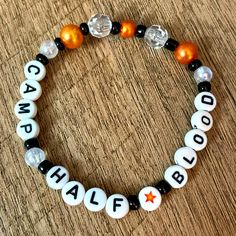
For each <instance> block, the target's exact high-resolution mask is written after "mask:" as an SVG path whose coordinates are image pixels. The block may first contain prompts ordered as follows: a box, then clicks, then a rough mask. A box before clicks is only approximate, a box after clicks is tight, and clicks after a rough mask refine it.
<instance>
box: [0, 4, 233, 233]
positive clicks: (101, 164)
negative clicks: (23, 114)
mask: <svg viewBox="0 0 236 236" xmlns="http://www.w3.org/2000/svg"><path fill="white" fill-rule="evenodd" d="M235 11H236V2H235V0H222V1H216V0H214V1H212V0H198V1H181V0H175V1H174V0H172V1H171V0H166V1H158V0H155V1H153V0H151V1H148V0H143V1H138V0H129V1H121V0H119V1H110V0H109V1H105V0H103V1H98V2H97V1H94V2H93V1H86V0H84V1H76V0H67V1H66V0H53V1H47V0H31V1H30V0H20V1H18V0H14V1H4V0H2V1H1V4H0V33H1V38H0V65H1V69H0V77H1V79H0V93H1V100H0V113H1V119H0V128H1V135H0V150H1V165H0V186H1V189H0V217H1V219H0V235H17V236H18V235H62V236H64V235H86V236H87V235H119V236H120V235H204V236H206V235H207V236H209V235H227V236H231V235H235V231H236V210H235V204H236V196H235V193H236V189H235V187H236V185H235V182H236V178H235V171H236V168H235V167H236V164H235V160H236V149H235V143H236V127H235V123H236V111H235V108H236V107H235V97H236V82H235V81H236V77H235V75H236V66H235V56H236V37H235V33H236V30H235V26H236V18H235ZM97 12H104V13H106V14H108V15H110V16H111V18H112V19H113V20H118V21H120V20H122V19H134V20H135V21H136V22H137V23H143V24H145V25H151V24H161V25H163V26H165V27H166V28H167V29H168V31H169V32H170V34H171V36H172V37H173V38H176V39H177V40H179V41H181V40H192V41H194V42H196V43H197V44H198V45H199V48H200V58H201V59H202V61H203V63H204V64H205V65H208V66H210V67H211V68H212V70H213V71H214V79H213V82H212V86H213V89H212V92H213V93H214V94H215V95H216V97H217V100H218V106H217V108H216V109H215V110H214V112H213V113H212V115H213V118H214V127H213V128H212V130H211V131H210V132H208V133H207V136H208V140H209V143H208V145H207V148H206V149H205V150H203V151H201V152H200V153H199V154H198V158H199V161H198V164H197V166H196V167H195V168H194V169H193V170H191V171H188V174H189V181H188V183H187V185H186V187H185V188H183V189H180V190H174V191H172V193H170V194H168V196H166V197H164V199H163V202H162V205H161V207H160V208H159V209H158V210H157V211H155V212H152V213H147V212H145V211H142V210H140V211H136V212H130V213H129V215H128V216H126V217H125V218H124V219H122V220H118V221H116V220H112V219H111V218H109V217H108V216H107V215H106V214H105V213H104V212H101V213H96V214H95V213H90V212H88V211H87V210H86V209H85V207H84V206H83V205H82V204H81V205H80V206H77V207H68V206H66V205H65V204H64V203H63V201H62V199H61V196H60V192H57V191H53V190H51V189H49V188H48V187H47V186H46V183H45V179H44V177H43V176H42V175H41V174H40V173H39V172H38V171H37V170H34V169H30V168H28V167H27V166H26V164H25V162H24V159H23V155H24V149H23V145H22V141H21V140H20V139H19V138H18V136H17V135H16V133H15V127H16V124H17V122H18V120H17V118H16V117H15V116H14V114H13V107H14V104H15V103H16V102H17V101H18V100H19V99H20V96H19V90H18V89H19V85H20V83H21V82H22V81H23V80H24V75H23V69H22V68H23V65H24V64H25V63H26V62H27V61H28V60H30V59H32V58H33V57H34V56H35V55H36V54H37V52H38V48H39V45H40V43H41V42H42V41H43V40H45V39H48V38H53V37H55V36H58V32H59V30H60V28H61V26H63V25H65V24H67V23H70V22H74V23H77V24H79V23H81V22H84V21H87V20H88V18H89V17H90V16H91V15H92V14H94V13H97ZM41 84H42V87H43V96H42V97H41V98H40V100H39V101H38V102H37V105H38V116H37V121H38V122H39V124H40V127H41V133H40V136H39V141H40V144H41V146H42V148H43V149H44V150H46V152H47V158H48V159H50V160H51V161H53V162H54V163H58V164H61V165H63V166H65V167H66V168H67V169H68V170H69V172H70V175H71V179H76V180H79V181H81V182H82V183H83V184H84V186H85V188H86V189H88V188H90V187H93V186H99V187H102V188H103V189H105V191H106V192H107V194H112V193H122V194H124V195H126V196H127V195H129V194H134V193H138V191H139V190H140V189H141V188H142V187H143V186H145V185H150V184H154V183H156V182H157V181H158V180H160V179H161V178H162V176H163V172H164V170H165V168H167V167H168V166H169V165H170V164H171V163H173V154H174V152H175V150H176V149H177V148H178V147H180V146H182V145H183V137H184V134H185V133H186V132H187V131H188V130H189V129H190V117H191V115H192V113H193V112H194V111H195V109H194V106H193V100H194V97H195V95H196V94H197V88H196V84H195V82H194V80H193V78H192V75H191V74H190V73H189V72H188V71H187V70H186V68H185V67H184V66H182V65H180V64H178V63H177V62H176V61H175V60H174V58H173V55H172V53H170V52H168V51H166V50H151V49H150V48H149V47H148V46H147V45H146V44H145V43H144V42H143V40H138V39H127V40H122V39H120V38H119V37H112V36H111V37H107V38H105V39H101V40H100V39H94V38H92V37H90V36H88V37H87V38H86V39H85V41H84V44H83V46H82V47H81V48H79V49H78V50H73V51H65V52H63V53H61V54H60V55H59V56H58V57H57V58H56V59H54V60H52V61H51V62H50V65H48V66H47V77H46V78H45V80H43V81H42V83H41Z"/></svg>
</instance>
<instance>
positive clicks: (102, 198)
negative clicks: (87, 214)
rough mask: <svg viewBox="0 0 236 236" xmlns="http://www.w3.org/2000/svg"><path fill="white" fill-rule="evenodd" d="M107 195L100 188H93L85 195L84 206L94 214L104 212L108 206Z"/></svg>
mask: <svg viewBox="0 0 236 236" xmlns="http://www.w3.org/2000/svg"><path fill="white" fill-rule="evenodd" d="M106 202H107V195H106V193H105V192H104V191H103V190H102V189H100V188H91V189H89V190H88V191H87V192H86V193H85V197H84V205H85V207H86V208H87V209H88V210H90V211H93V212H97V211H100V210H102V209H103V208H104V207H105V206H106Z"/></svg>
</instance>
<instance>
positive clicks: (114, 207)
mask: <svg viewBox="0 0 236 236" xmlns="http://www.w3.org/2000/svg"><path fill="white" fill-rule="evenodd" d="M106 212H107V214H108V215H109V216H110V217H111V218H114V219H120V218H122V217H124V216H125V215H127V214H128V212H129V202H128V200H127V198H126V197H124V196H123V195H121V194H113V195H111V196H110V197H109V198H108V199H107V203H106Z"/></svg>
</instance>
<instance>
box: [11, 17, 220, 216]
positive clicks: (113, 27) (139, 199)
mask: <svg viewBox="0 0 236 236" xmlns="http://www.w3.org/2000/svg"><path fill="white" fill-rule="evenodd" d="M110 33H111V34H114V35H115V34H119V35H120V36H121V37H122V38H130V37H133V36H136V37H137V38H144V41H145V42H146V43H147V44H148V45H149V46H150V47H152V48H155V49H159V48H162V47H164V48H166V49H168V50H170V51H173V52H174V56H175V58H176V59H177V61H179V62H180V63H182V64H185V65H188V69H189V70H190V71H192V72H194V79H195V81H196V82H197V84H198V91H199V93H198V95H197V96H196V97H195V100H194V105H195V107H196V109H197V111H196V112H195V113H194V114H193V115H192V117H191V125H192V129H191V130H190V131H188V132H187V133H186V135H185V138H184V143H185V146H183V147H181V148H179V149H177V151H176V152H175V154H174V162H175V164H174V165H171V166H169V167H168V168H167V169H166V170H165V173H164V178H163V180H161V181H159V182H158V183H157V184H156V185H154V186H147V187H144V188H143V189H141V191H140V192H139V194H138V195H130V196H128V197H127V198H126V197H125V196H123V195H121V194H113V195H111V196H109V197H108V198H107V195H106V193H105V192H104V191H103V190H102V189H100V188H91V189H89V190H87V191H85V188H84V187H83V185H82V184H81V183H80V182H77V181H69V173H68V171H67V169H66V168H64V167H63V166H59V165H54V164H53V163H52V162H50V161H48V160H46V159H45V153H44V151H43V150H42V149H40V147H39V143H38V141H37V136H38V134H39V125H38V124H37V122H36V121H35V120H34V119H33V118H34V117H35V116H36V114H37V106H36V104H35V102H34V101H35V100H37V99H38V98H39V97H40V95H41V93H42V89H41V86H40V84H39V82H38V81H41V80H42V79H43V78H44V77H45V75H46V69H45V65H46V64H48V63H49V59H52V58H54V57H56V56H57V54H58V52H59V51H61V50H64V49H65V48H69V49H73V48H78V47H79V46H80V45H81V44H82V42H83V39H84V36H85V35H88V34H91V35H92V36H94V37H97V38H103V37H105V36H108V35H109V34H110ZM24 74H25V77H26V80H25V81H23V83H22V84H21V86H20V94H21V96H22V98H23V99H21V100H20V101H19V102H18V103H17V104H16V105H15V114H16V116H17V117H18V118H19V119H20V122H19V123H18V125H17V128H16V131H17V134H18V136H19V137H20V138H21V139H23V140H24V146H25V148H26V150H27V151H26V153H25V162H26V164H27V165H29V166H31V167H35V168H37V169H38V170H39V171H40V172H41V173H42V174H43V175H46V182H47V184H48V186H49V187H50V188H52V189H57V190H59V189H61V194H62V198H63V200H64V202H66V203H67V204H68V205H73V206H74V205H78V204H80V203H82V202H84V205H85V207H86V208H87V209H88V210H90V211H93V212H97V211H100V210H102V209H104V208H105V211H106V212H107V214H108V215H109V216H110V217H112V218H115V219H119V218H122V217H124V216H125V215H126V214H127V213H128V212H129V210H137V209H139V208H140V206H141V208H142V209H144V210H146V211H154V210H156V209H157V208H158V207H159V205H160V204H161V199H162V195H164V194H167V193H168V192H170V191H171V189H172V188H176V189H177V188H182V187H183V186H184V185H185V184H186V183H187V180H188V175H187V171H186V169H191V168H192V167H194V166H195V165H196V162H197V154H196V151H200V150H202V149H204V148H205V147H206V144H207V136H206V134H205V132H206V131H208V130H210V129H211V127H212V125H213V119H212V116H211V114H210V113H209V112H210V111H212V110H213V109H214V108H215V106H216V98H215V96H214V95H213V94H212V93H210V91H211V84H210V81H211V79H212V71H211V69H210V68H208V67H206V66H202V63H201V61H200V60H199V59H198V48H197V46H196V45H195V44H193V43H192V42H181V43H179V42H177V41H176V40H174V39H172V38H169V37H168V32H167V30H166V29H164V28H163V27H162V26H159V25H152V26H150V27H148V28H147V27H146V26H144V25H137V26H136V25H135V23H134V22H133V21H131V20H124V21H122V22H121V23H119V22H112V21H111V20H110V18H109V17H108V16H106V15H103V14H96V15H94V16H92V17H91V18H90V20H89V21H88V23H82V24H80V26H77V25H74V24H69V25H66V26H64V27H63V28H62V29H61V32H60V37H59V38H56V39H55V40H54V41H51V40H47V41H44V42H43V43H42V44H41V46H40V49H39V54H38V55H37V56H36V59H35V60H32V61H29V62H28V63H27V64H26V65H25V67H24Z"/></svg>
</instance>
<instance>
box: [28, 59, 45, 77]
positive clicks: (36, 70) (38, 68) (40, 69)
mask: <svg viewBox="0 0 236 236" xmlns="http://www.w3.org/2000/svg"><path fill="white" fill-rule="evenodd" d="M24 74H25V77H26V78H27V79H32V80H37V81H40V80H42V79H43V78H44V77H45V75H46V69H45V66H44V65H43V64H42V63H41V62H39V61H36V60H33V61H29V62H28V63H27V64H26V65H25V67H24Z"/></svg>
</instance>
